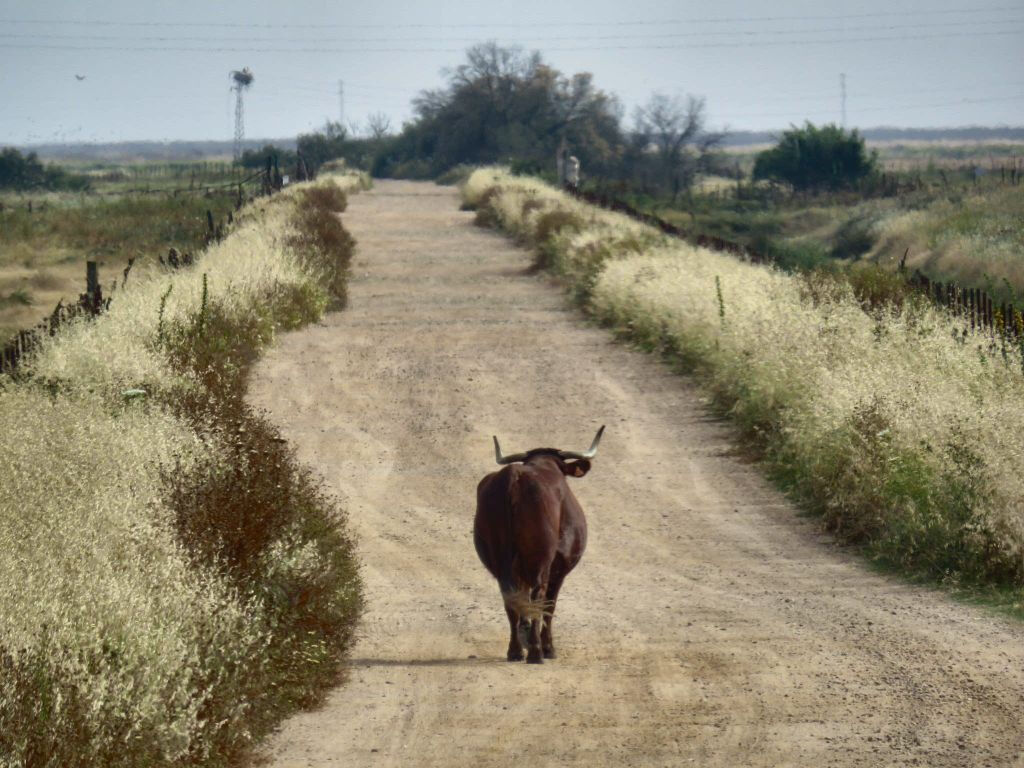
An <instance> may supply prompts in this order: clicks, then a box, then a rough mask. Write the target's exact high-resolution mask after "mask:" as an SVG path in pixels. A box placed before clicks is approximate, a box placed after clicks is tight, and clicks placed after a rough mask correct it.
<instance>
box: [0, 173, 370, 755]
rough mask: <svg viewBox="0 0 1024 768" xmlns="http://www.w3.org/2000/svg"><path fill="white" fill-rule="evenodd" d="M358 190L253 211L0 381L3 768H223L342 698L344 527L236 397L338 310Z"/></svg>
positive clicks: (325, 188) (281, 199)
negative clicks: (279, 352)
mask: <svg viewBox="0 0 1024 768" xmlns="http://www.w3.org/2000/svg"><path fill="white" fill-rule="evenodd" d="M362 184H363V179H362V178H360V177H354V176H353V177H343V178H338V179H330V178H328V179H326V180H324V181H322V182H319V183H318V184H317V185H315V186H314V185H299V186H296V187H291V188H289V189H287V190H286V191H285V192H283V193H280V194H277V195H275V196H274V197H272V198H269V199H261V200H260V201H259V202H258V204H257V205H250V206H248V207H246V208H245V209H243V211H242V212H241V215H240V217H239V219H238V221H237V223H236V225H235V226H234V227H233V229H232V231H231V233H230V235H229V236H228V237H227V238H226V239H224V240H223V241H221V242H219V243H216V244H214V245H212V246H210V247H209V248H207V249H205V250H204V251H203V252H202V254H201V256H200V259H199V262H198V264H197V265H196V266H194V267H189V268H183V269H178V270H173V269H166V270H157V269H153V270H151V271H150V272H149V273H146V274H140V275H139V276H138V277H137V279H134V280H130V281H129V283H128V285H127V287H126V288H124V289H123V290H119V291H118V293H117V294H116V296H115V298H114V301H113V303H112V305H111V307H110V309H109V311H107V312H106V313H104V314H102V315H100V316H99V317H98V318H96V319H93V320H84V319H83V320H80V321H78V322H75V323H72V324H70V325H67V326H64V327H63V328H62V329H61V331H60V332H59V333H58V334H57V335H56V336H54V337H52V338H48V339H46V340H45V343H44V345H43V346H42V347H41V348H40V349H39V350H38V351H37V353H36V354H35V355H34V356H33V357H31V358H30V359H29V360H28V361H27V362H26V363H25V365H24V366H23V368H22V369H20V371H19V375H18V376H17V377H16V378H11V377H0V430H2V432H3V434H4V440H3V441H0V466H2V467H3V468H4V469H3V482H2V483H0V670H2V675H3V685H2V686H0V765H4V766H8V765H9V766H53V767H54V768H57V766H65V765H76V766H139V767H140V768H141V767H142V766H146V767H149V766H177V765H198V764H201V765H214V766H215V765H226V764H230V763H232V762H234V761H236V760H237V759H238V757H239V756H240V755H241V754H243V753H244V752H245V751H246V750H247V749H248V748H249V747H250V746H251V744H252V743H253V742H254V740H256V739H258V738H259V737H260V736H261V735H262V734H263V733H265V732H266V731H267V730H268V729H269V728H270V727H272V725H273V724H274V723H275V722H277V721H278V720H279V719H280V718H281V717H283V716H284V715H285V714H287V713H288V712H290V711H292V710H294V709H295V708H296V707H298V706H300V705H308V704H310V703H312V702H315V701H316V700H317V699H318V697H319V696H321V695H322V692H323V691H324V690H325V688H326V687H327V686H329V685H330V684H332V683H334V682H336V681H337V679H338V676H339V674H341V671H342V667H341V666H340V664H341V661H342V659H343V657H344V654H345V651H346V649H347V647H348V643H349V640H350V638H351V636H352V632H353V630H354V627H355V622H356V620H357V617H358V614H359V611H360V607H361V593H360V582H359V576H358V571H357V567H358V564H357V561H356V559H355V554H354V550H353V545H352V542H351V540H350V539H349V537H348V534H347V532H346V528H345V516H344V511H343V510H342V509H340V507H339V506H338V504H337V502H336V501H335V500H334V499H332V498H331V497H330V496H328V495H327V494H326V493H325V492H324V490H323V489H322V488H321V487H320V485H319V482H318V481H317V480H316V479H315V478H313V477H312V476H310V475H309V473H308V472H307V471H306V470H304V469H303V468H302V467H301V466H299V465H298V463H297V462H296V461H295V459H294V457H293V455H292V453H291V450H290V449H289V448H288V446H287V445H286V444H285V443H284V441H283V440H281V439H280V437H279V435H278V434H277V432H276V430H275V429H274V428H273V427H272V426H271V425H269V423H267V422H266V421H265V420H263V419H262V418H261V417H260V416H259V415H258V414H256V413H254V412H253V411H252V410H251V409H249V408H248V406H246V404H245V402H244V399H243V397H242V395H243V393H244V388H245V374H246V371H247V369H248V366H249V364H250V363H251V362H252V361H253V360H254V359H255V358H256V356H257V355H258V354H259V351H260V350H261V349H262V348H264V347H265V346H266V345H267V344H269V343H270V342H271V341H272V339H273V337H274V334H275V333H276V331H277V330H278V329H281V328H294V327H297V326H299V325H302V324H304V323H307V322H310V321H312V320H314V319H315V318H317V317H319V316H320V314H321V313H322V312H323V311H324V309H325V308H326V307H327V306H328V304H329V303H331V302H335V303H338V302H341V301H343V298H344V285H345V278H346V276H347V272H348V263H349V260H350V258H351V255H352V249H353V241H352V239H351V237H349V236H348V234H347V232H345V230H344V228H343V227H342V224H341V221H340V218H339V217H338V215H337V213H338V212H339V211H341V210H344V207H345V202H346V201H345V191H346V190H347V191H350V192H351V191H353V190H355V189H358V188H359V186H361V185H362Z"/></svg>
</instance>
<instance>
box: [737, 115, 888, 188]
mask: <svg viewBox="0 0 1024 768" xmlns="http://www.w3.org/2000/svg"><path fill="white" fill-rule="evenodd" d="M876 157H877V154H876V153H871V154H868V152H867V149H866V147H865V145H864V139H863V138H861V136H860V135H859V134H858V133H857V130H856V129H854V130H853V131H850V132H849V133H847V132H846V131H845V130H844V129H842V128H839V127H837V126H836V125H824V126H821V127H820V128H818V127H815V126H814V125H813V124H812V123H810V122H808V123H807V124H806V125H805V126H804V127H803V128H793V129H792V130H789V131H786V132H785V133H784V134H782V139H781V140H780V141H779V143H778V145H777V146H775V147H774V148H772V149H768V150H765V151H764V152H761V153H759V154H758V155H757V158H756V159H755V161H754V180H755V181H756V180H760V179H770V180H772V181H782V182H785V183H787V184H791V185H792V186H793V188H794V189H799V190H814V189H839V188H841V187H848V186H851V185H853V184H855V183H856V182H858V181H860V180H861V179H863V178H865V177H866V176H869V175H870V174H871V173H873V172H874V169H875V162H876Z"/></svg>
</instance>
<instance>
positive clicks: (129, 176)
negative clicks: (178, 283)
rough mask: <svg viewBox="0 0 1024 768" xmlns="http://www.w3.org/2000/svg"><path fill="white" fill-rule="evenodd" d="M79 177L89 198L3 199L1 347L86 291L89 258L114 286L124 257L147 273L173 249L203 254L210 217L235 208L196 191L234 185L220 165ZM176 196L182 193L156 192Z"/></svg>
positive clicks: (226, 197) (224, 198)
mask: <svg viewBox="0 0 1024 768" xmlns="http://www.w3.org/2000/svg"><path fill="white" fill-rule="evenodd" d="M85 170H86V173H87V174H88V175H89V176H90V177H91V178H92V179H93V184H92V191H91V192H89V193H81V194H78V193H64V192H49V193H34V194H25V193H13V192H5V193H2V194H0V344H3V342H5V341H6V340H7V338H8V337H9V336H10V335H12V334H13V333H14V332H16V331H18V330H20V329H22V328H27V327H29V326H31V325H33V324H34V323H35V322H38V321H39V320H40V319H42V318H43V317H45V316H46V315H47V314H49V313H50V312H51V311H52V310H53V308H54V306H55V305H56V304H57V302H58V301H59V300H61V299H63V300H64V302H65V303H68V301H69V300H70V301H73V300H74V299H75V298H77V296H78V294H79V293H81V292H82V291H83V290H84V289H85V262H86V261H90V260H92V261H97V262H99V265H100V279H101V281H102V282H103V283H104V284H105V287H107V286H109V285H110V284H112V283H113V281H117V280H119V279H120V277H121V272H122V270H123V269H124V267H125V266H126V264H127V262H128V259H129V258H136V259H137V263H136V264H135V266H134V267H133V268H132V271H133V272H135V271H136V270H138V271H139V272H145V271H148V270H149V269H150V268H151V267H152V266H153V265H154V264H157V263H158V262H157V256H158V255H161V254H163V255H165V254H166V253H167V251H168V249H169V248H171V247H175V248H177V249H178V250H179V251H182V252H194V251H197V250H199V249H201V248H202V247H203V245H204V243H205V236H206V233H207V223H206V211H207V210H209V211H211V212H212V213H213V215H214V218H215V219H216V220H217V221H218V222H220V221H222V220H224V219H225V218H226V216H227V214H228V212H229V211H232V210H233V209H234V207H235V201H236V193H235V192H234V191H233V190H231V189H224V188H220V189H217V190H216V191H214V192H211V193H210V194H209V195H207V194H204V193H202V192H201V191H200V190H202V189H204V188H205V185H223V184H225V183H228V182H230V181H231V180H233V179H235V178H237V172H236V171H234V170H233V169H232V168H231V166H229V165H226V164H219V163H217V164H212V163H204V164H197V165H171V166H105V167H99V168H89V169H85ZM190 186H192V190H191V191H190V190H189V187H190ZM174 189H179V190H182V191H181V192H179V193H178V194H176V195H172V194H170V193H167V194H164V193H162V192H160V191H161V190H163V191H166V190H174ZM30 203H31V211H30V210H29V204H30ZM108 292H109V291H108Z"/></svg>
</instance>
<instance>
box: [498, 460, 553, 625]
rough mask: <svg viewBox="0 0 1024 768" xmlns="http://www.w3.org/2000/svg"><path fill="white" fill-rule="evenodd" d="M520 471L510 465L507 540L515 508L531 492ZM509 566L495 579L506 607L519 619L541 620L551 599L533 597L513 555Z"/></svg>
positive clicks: (515, 516)
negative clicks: (502, 575) (525, 484)
mask: <svg viewBox="0 0 1024 768" xmlns="http://www.w3.org/2000/svg"><path fill="white" fill-rule="evenodd" d="M520 471H521V470H520V467H519V466H518V465H512V468H511V471H510V472H509V485H508V495H507V497H506V498H507V503H508V507H507V515H506V520H507V522H508V526H509V529H508V539H507V541H509V542H512V541H515V538H516V534H515V530H514V528H515V526H516V525H517V524H518V523H519V514H518V512H519V510H520V509H522V507H523V504H524V499H523V495H524V493H526V494H528V493H529V492H530V489H529V488H528V487H524V485H523V479H522V477H521V476H520ZM526 504H527V505H528V504H529V500H527V501H526ZM508 567H509V570H508V571H507V572H506V573H505V574H504V578H500V579H499V580H498V586H499V587H500V588H501V597H502V599H503V600H504V601H505V607H506V608H508V609H509V610H511V611H513V612H514V613H516V614H518V616H519V618H520V620H521V621H533V620H534V619H539V620H543V619H544V618H545V617H546V616H551V613H552V611H553V610H554V606H553V604H552V602H551V601H550V600H541V599H534V598H533V597H532V593H533V590H532V589H531V588H530V586H529V585H528V583H527V582H525V581H524V580H523V579H522V575H521V574H517V571H518V567H517V564H516V560H515V559H513V560H512V561H510V562H509V563H508Z"/></svg>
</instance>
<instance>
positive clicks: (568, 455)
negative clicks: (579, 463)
mask: <svg viewBox="0 0 1024 768" xmlns="http://www.w3.org/2000/svg"><path fill="white" fill-rule="evenodd" d="M603 434H604V424H602V425H601V428H600V429H599V430H597V434H596V435H594V442H592V443H591V444H590V448H588V449H587V450H586V452H585V453H576V452H575V451H559V452H558V455H559V456H560V457H561V458H563V459H592V458H594V456H595V455H597V444H598V443H600V442H601V435H603Z"/></svg>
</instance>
